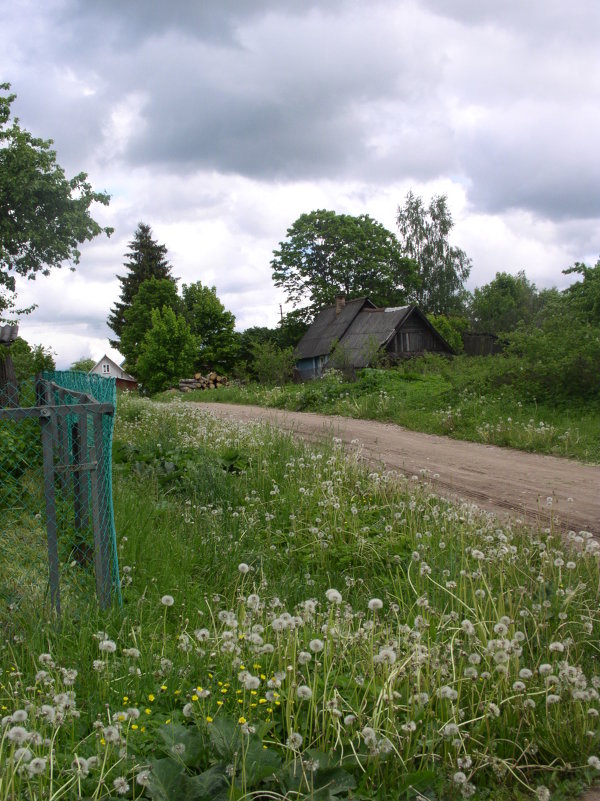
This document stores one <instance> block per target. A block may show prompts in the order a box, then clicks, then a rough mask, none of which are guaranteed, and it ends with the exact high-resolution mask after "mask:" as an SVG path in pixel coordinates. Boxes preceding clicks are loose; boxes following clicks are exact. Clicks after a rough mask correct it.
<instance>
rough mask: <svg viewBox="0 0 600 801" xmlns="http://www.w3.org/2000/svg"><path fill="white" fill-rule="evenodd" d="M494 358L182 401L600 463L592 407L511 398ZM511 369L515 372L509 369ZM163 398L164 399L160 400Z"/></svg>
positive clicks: (598, 420)
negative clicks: (329, 418)
mask: <svg viewBox="0 0 600 801" xmlns="http://www.w3.org/2000/svg"><path fill="white" fill-rule="evenodd" d="M508 363H509V362H508V360H506V359H503V358H502V357H456V358H454V359H453V360H452V361H450V362H449V361H447V360H445V359H443V358H439V357H427V358H423V359H420V360H415V361H414V362H410V363H408V364H406V365H404V366H402V367H399V368H394V369H388V370H374V369H368V370H363V371H361V372H360V374H359V375H358V379H357V380H356V381H353V382H348V381H344V379H343V376H342V375H341V374H340V373H338V372H331V373H328V374H326V375H325V377H324V378H322V379H319V380H316V381H313V382H311V383H308V384H300V385H296V384H288V385H285V386H282V387H267V386H264V385H260V384H254V383H253V384H248V385H245V386H239V387H229V388H224V387H222V388H220V389H219V390H218V392H200V391H196V392H192V393H189V394H187V395H186V396H185V398H186V400H194V401H219V402H223V403H245V404H257V405H259V406H272V407H276V408H282V409H289V410H293V411H312V412H321V413H324V414H339V415H343V416H346V417H354V418H358V419H367V420H381V421H383V422H390V423H396V424H398V425H401V426H404V427H406V428H409V429H412V430H414V431H424V432H427V433H430V434H441V435H444V436H449V437H453V438H455V439H463V440H470V441H472V442H483V443H489V444H493V445H499V446H505V447H511V448H517V449H520V450H526V451H532V452H537V453H547V454H553V455H556V456H566V457H570V458H573V459H579V460H581V461H585V462H593V463H598V462H600V414H599V413H598V405H597V403H593V402H591V401H590V402H586V403H583V402H581V401H576V400H572V401H571V402H567V401H562V402H560V403H559V402H556V401H545V402H544V401H541V400H539V399H535V398H532V397H530V396H529V395H528V394H527V393H526V392H523V391H521V392H520V391H518V390H517V388H516V386H515V384H513V383H510V381H509V376H508V374H507V370H508V367H507V364H508ZM510 367H511V369H514V370H516V369H517V368H516V367H515V365H514V364H513V363H512V362H510ZM162 397H163V398H167V397H168V398H171V397H172V396H171V395H168V396H165V395H163V396H162Z"/></svg>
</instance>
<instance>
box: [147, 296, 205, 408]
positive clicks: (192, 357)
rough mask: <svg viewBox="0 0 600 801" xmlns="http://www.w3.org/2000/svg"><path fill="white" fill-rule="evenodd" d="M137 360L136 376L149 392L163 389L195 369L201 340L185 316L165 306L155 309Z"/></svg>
mask: <svg viewBox="0 0 600 801" xmlns="http://www.w3.org/2000/svg"><path fill="white" fill-rule="evenodd" d="M151 319H152V327H151V328H150V330H149V331H148V332H147V333H146V335H145V336H144V341H143V342H142V345H141V348H140V352H139V353H140V355H139V357H138V360H137V362H136V364H135V371H136V377H137V378H138V379H139V380H140V381H141V382H142V385H143V387H144V389H146V390H147V391H148V392H151V393H152V392H160V391H161V390H163V389H166V388H167V387H169V386H171V385H172V384H174V383H176V382H177V381H178V380H179V379H180V378H184V377H185V376H187V375H189V374H190V373H191V372H193V369H194V363H195V361H196V359H197V356H198V347H199V342H198V340H197V338H196V337H195V336H194V335H193V334H192V332H191V331H190V327H189V325H188V324H187V323H186V321H185V320H184V318H183V317H177V316H176V314H175V312H174V311H173V309H171V308H169V307H168V306H163V308H162V310H159V309H153V310H152V318H151Z"/></svg>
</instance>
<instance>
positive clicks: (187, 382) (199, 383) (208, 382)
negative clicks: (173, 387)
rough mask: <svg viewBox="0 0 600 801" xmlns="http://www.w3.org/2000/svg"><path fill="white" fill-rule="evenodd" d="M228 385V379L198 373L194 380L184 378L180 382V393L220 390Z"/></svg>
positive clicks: (215, 374) (212, 374)
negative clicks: (198, 390) (195, 390)
mask: <svg viewBox="0 0 600 801" xmlns="http://www.w3.org/2000/svg"><path fill="white" fill-rule="evenodd" d="M226 384H227V378H226V377H225V376H224V375H218V374H217V373H214V372H213V373H209V374H208V375H201V374H200V373H196V374H195V376H194V377H193V378H182V379H180V381H179V391H180V392H191V391H192V390H193V389H218V388H219V387H222V386H225V385H226Z"/></svg>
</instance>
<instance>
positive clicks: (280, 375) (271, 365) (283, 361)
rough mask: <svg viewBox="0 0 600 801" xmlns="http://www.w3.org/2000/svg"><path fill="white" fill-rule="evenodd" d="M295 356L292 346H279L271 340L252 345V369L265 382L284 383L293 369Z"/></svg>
mask: <svg viewBox="0 0 600 801" xmlns="http://www.w3.org/2000/svg"><path fill="white" fill-rule="evenodd" d="M295 363H296V358H295V356H294V351H293V348H279V347H278V346H277V345H275V344H273V343H272V342H268V341H267V342H262V343H256V344H255V345H253V346H252V370H253V372H255V373H256V375H257V377H258V380H259V381H261V382H262V383H265V384H285V383H286V382H287V381H289V380H290V378H291V377H292V374H293V371H294V365H295Z"/></svg>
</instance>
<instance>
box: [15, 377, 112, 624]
mask: <svg viewBox="0 0 600 801" xmlns="http://www.w3.org/2000/svg"><path fill="white" fill-rule="evenodd" d="M10 389H11V392H10V393H7V392H5V393H4V396H3V398H2V401H3V404H2V406H1V407H0V535H1V536H0V558H1V559H2V561H4V560H7V562H6V564H7V565H8V564H10V569H9V570H6V569H3V570H2V571H1V578H0V597H1V596H3V599H4V600H5V601H7V602H8V605H13V606H14V605H15V604H17V605H18V604H20V603H21V601H22V600H23V599H24V598H27V599H28V600H29V601H31V599H32V597H38V598H39V597H40V595H41V592H40V590H41V587H42V586H45V587H47V586H49V592H50V598H51V601H52V603H53V605H54V606H55V608H56V609H57V611H59V612H60V596H61V593H63V592H65V591H66V592H70V591H72V589H73V587H77V588H78V589H79V590H80V589H81V588H82V587H85V588H87V591H88V592H93V591H94V584H95V591H96V594H97V596H98V600H99V602H100V603H101V605H103V606H106V605H108V604H109V603H110V601H111V600H113V599H116V600H117V601H118V602H119V603H120V602H121V595H120V585H119V570H118V561H117V549H116V536H115V528H114V517H113V506H112V458H111V453H112V432H113V424H114V409H115V407H116V388H115V381H114V379H106V378H103V377H102V376H93V375H92V376H90V375H87V374H85V373H77V372H45V373H43V374H42V375H41V376H39V377H37V378H35V379H29V380H28V381H25V382H23V383H21V384H20V385H18V386H17V385H13V386H12V387H11V388H10ZM48 576H49V581H48ZM87 576H89V577H90V579H89V580H88V579H87V578H86V577H87Z"/></svg>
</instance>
